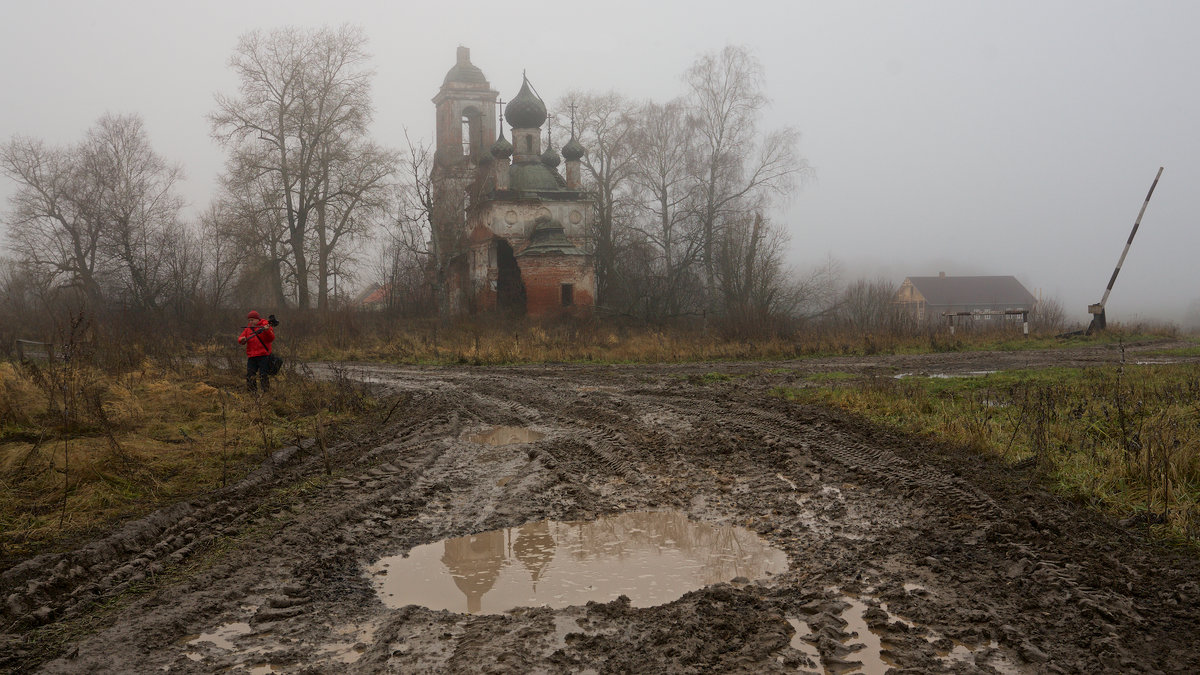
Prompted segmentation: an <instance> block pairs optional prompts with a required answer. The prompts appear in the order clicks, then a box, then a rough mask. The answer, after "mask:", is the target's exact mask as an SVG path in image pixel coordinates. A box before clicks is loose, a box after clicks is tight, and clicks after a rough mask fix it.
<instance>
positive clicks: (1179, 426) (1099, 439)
mask: <svg viewBox="0 0 1200 675" xmlns="http://www.w3.org/2000/svg"><path fill="white" fill-rule="evenodd" d="M773 393H774V394H775V395H777V396H781V397H783V398H786V399H788V400H793V401H798V402H803V403H813V404H819V405H825V406H833V407H837V408H841V409H843V410H847V411H849V412H851V413H854V414H856V415H859V416H861V417H863V418H866V419H868V420H870V421H872V422H875V423H877V424H881V425H884V426H886V427H888V428H890V429H893V430H895V431H899V432H902V433H905V434H912V435H917V436H923V437H927V438H931V439H937V440H941V441H946V442H949V443H952V444H956V445H960V446H964V447H968V448H971V449H975V450H978V451H982V452H990V453H994V454H997V455H1000V456H1002V457H1004V458H1005V459H1007V460H1009V461H1013V462H1016V461H1020V460H1022V459H1026V458H1034V459H1036V461H1037V462H1038V465H1039V466H1040V467H1042V468H1043V470H1044V471H1045V474H1046V476H1047V477H1048V478H1049V480H1050V481H1051V482H1052V483H1053V486H1054V487H1055V489H1057V490H1058V491H1059V492H1060V493H1063V494H1067V495H1071V496H1073V497H1075V498H1078V499H1080V500H1082V501H1084V502H1087V503H1089V504H1093V505H1096V506H1098V507H1099V508H1101V509H1103V510H1105V511H1107V512H1109V513H1111V514H1113V515H1116V516H1119V517H1125V516H1129V515H1133V514H1139V513H1140V514H1143V516H1147V517H1148V519H1149V520H1151V521H1161V522H1162V524H1161V525H1159V526H1157V527H1158V529H1159V530H1160V533H1161V534H1163V535H1164V536H1166V537H1168V538H1173V539H1180V540H1188V541H1191V542H1200V403H1198V401H1200V366H1198V365H1196V364H1178V365H1141V366H1129V365H1127V366H1124V367H1120V366H1104V367H1093V368H1082V369H1076V368H1049V369H1039V370H1025V371H1005V372H998V373H990V374H985V375H979V376H970V377H906V378H902V379H896V378H870V379H863V380H859V381H857V382H853V383H849V385H848V386H846V385H840V386H837V387H780V388H777V389H775V390H774V391H773Z"/></svg>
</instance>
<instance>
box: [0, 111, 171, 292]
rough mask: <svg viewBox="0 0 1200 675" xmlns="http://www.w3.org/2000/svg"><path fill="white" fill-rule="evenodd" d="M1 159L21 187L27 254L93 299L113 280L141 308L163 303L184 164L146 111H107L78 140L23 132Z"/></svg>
mask: <svg viewBox="0 0 1200 675" xmlns="http://www.w3.org/2000/svg"><path fill="white" fill-rule="evenodd" d="M0 166H2V167H3V170H4V172H5V173H6V174H7V175H8V176H9V177H11V178H12V179H14V180H15V181H16V183H17V185H18V188H17V192H16V194H15V195H14V196H13V198H12V206H13V209H12V211H11V212H10V213H9V215H8V218H7V224H8V231H9V236H10V239H11V240H12V242H13V249H14V250H15V251H16V253H17V255H18V256H19V257H20V258H21V260H22V261H24V262H25V263H26V264H29V265H31V266H33V267H36V268H38V269H40V270H42V271H43V272H46V273H49V274H50V275H51V277H52V278H54V279H55V281H56V283H58V284H59V285H63V286H67V287H73V288H77V289H79V290H80V291H82V293H83V295H84V297H85V298H86V299H87V300H88V301H89V302H90V303H92V304H93V306H96V305H98V304H99V303H101V302H102V301H104V300H105V297H106V293H105V290H106V287H108V288H107V290H108V291H110V292H109V293H108V294H107V295H108V296H109V297H115V296H117V295H120V296H122V297H123V298H124V299H125V300H126V301H127V302H128V303H129V304H130V305H131V306H133V307H134V308H137V309H144V310H154V309H157V308H158V307H159V306H160V304H161V303H162V301H163V296H164V293H165V292H166V288H167V284H168V281H167V276H168V275H167V268H166V259H165V256H164V251H166V250H167V249H168V248H169V247H170V246H171V245H172V244H173V243H174V241H175V239H174V237H173V235H174V234H175V233H176V232H177V228H178V226H179V223H178V217H179V210H180V209H181V208H182V204H183V202H182V200H181V199H180V198H179V197H178V196H176V195H175V193H174V187H175V184H176V182H177V181H178V180H179V179H180V177H181V176H182V170H181V169H180V168H179V167H178V166H172V165H169V164H167V162H166V161H165V160H163V159H162V157H160V156H159V155H158V154H157V153H155V152H154V150H153V149H152V148H151V147H150V142H149V139H148V138H147V136H146V132H145V128H144V127H143V124H142V121H141V119H140V118H139V117H137V116H132V115H131V116H121V115H105V116H103V117H101V118H100V120H99V121H97V123H96V125H95V126H93V127H92V128H91V129H89V130H88V132H87V134H86V137H85V139H84V141H83V142H81V143H79V144H77V145H75V146H72V147H68V148H49V147H47V146H45V145H44V144H43V143H42V142H40V141H35V140H32V139H23V138H17V139H14V140H12V141H11V142H9V143H8V144H6V145H5V146H3V148H2V149H0Z"/></svg>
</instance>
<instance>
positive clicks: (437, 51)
mask: <svg viewBox="0 0 1200 675" xmlns="http://www.w3.org/2000/svg"><path fill="white" fill-rule="evenodd" d="M0 2H2V3H3V4H2V6H3V7H4V12H3V14H2V15H0V63H3V64H4V67H3V68H2V69H0V91H4V92H5V97H4V104H3V106H2V107H0V138H3V139H7V138H9V137H11V136H13V135H16V134H20V135H27V136H33V137H38V138H42V139H45V140H47V141H49V142H52V143H70V142H74V141H77V140H79V139H80V138H81V137H82V135H83V132H84V131H85V130H86V129H87V128H88V127H89V126H90V125H91V124H92V123H94V122H95V121H96V119H97V118H99V117H100V116H101V115H102V114H104V113H105V112H113V113H137V114H139V115H141V116H142V117H143V118H144V120H145V123H146V128H147V131H148V133H149V135H150V138H151V142H152V143H153V145H154V147H155V148H156V149H157V150H158V152H159V153H160V154H162V155H163V156H165V157H167V158H168V159H170V160H172V161H175V162H178V163H180V164H182V165H183V166H184V168H185V170H186V172H187V181H186V183H185V184H184V185H183V186H182V192H183V194H184V196H185V197H186V198H187V199H188V200H189V201H190V203H191V204H192V207H193V208H194V209H196V210H198V209H200V208H203V206H204V205H206V204H207V203H208V201H209V200H210V199H211V198H212V196H213V194H214V187H215V176H216V175H217V173H218V172H219V171H220V170H221V166H222V158H223V154H222V152H221V150H220V148H219V147H218V146H217V145H216V144H215V142H213V141H212V140H211V138H210V135H209V125H208V122H207V121H206V119H205V115H206V114H207V113H208V112H210V111H211V110H212V109H213V95H214V94H215V93H216V92H225V93H234V92H235V90H236V87H237V82H236V80H235V78H234V77H233V75H232V74H231V72H230V71H229V69H228V66H227V62H228V59H229V56H230V54H231V53H232V51H233V49H234V47H235V45H236V43H237V40H238V37H239V36H240V35H241V34H243V33H245V32H246V31H249V30H252V29H255V28H264V29H270V28H273V27H278V26H284V25H295V26H319V25H323V24H328V25H336V24H340V23H351V24H356V25H361V26H363V27H364V28H365V30H366V32H367V34H368V36H369V38H370V44H369V51H370V52H371V53H372V54H374V65H375V67H376V70H377V75H376V79H375V82H374V94H375V95H374V100H375V107H376V121H375V126H374V132H375V137H376V139H377V140H379V141H380V142H382V143H385V144H389V145H392V146H396V147H399V146H401V145H402V144H403V140H404V129H405V128H406V127H407V128H408V129H409V131H410V133H411V134H412V135H413V136H414V137H425V138H432V135H433V127H434V118H433V112H434V109H433V104H432V103H431V102H430V98H432V97H433V95H434V94H435V93H436V92H437V89H438V87H439V86H440V85H441V82H442V78H443V76H444V75H445V73H446V71H447V70H449V68H450V67H451V66H452V65H454V58H455V49H456V47H457V46H458V45H464V46H467V47H470V48H471V57H472V61H473V62H474V63H475V65H477V66H479V67H480V68H481V69H482V70H483V72H484V74H485V75H486V76H487V77H488V79H489V80H490V82H491V83H492V85H493V87H494V88H496V89H498V90H499V91H500V94H501V96H502V97H504V98H505V99H508V98H511V97H512V96H513V95H514V94H516V91H517V89H518V88H519V87H520V83H521V71H522V69H525V70H527V71H528V73H529V77H530V79H531V80H532V81H533V82H534V84H535V85H536V86H537V88H538V90H539V91H540V92H541V93H542V95H543V96H545V97H546V98H547V102H548V103H550V102H553V101H554V100H557V98H558V97H559V96H560V95H561V94H562V93H564V92H565V91H566V90H568V89H573V88H577V89H582V90H592V91H597V92H602V91H608V90H615V91H617V92H620V93H623V94H626V95H628V96H631V97H636V98H654V99H657V100H666V99H670V98H672V97H674V96H677V95H679V94H680V93H681V92H682V89H683V84H682V81H681V74H682V73H683V71H684V70H685V69H686V68H687V67H688V66H689V65H690V64H691V63H692V62H693V61H694V60H695V58H696V56H697V55H698V54H700V53H702V52H706V51H712V50H717V49H720V48H721V47H723V46H725V45H727V44H739V45H746V46H748V47H750V48H751V49H752V51H753V52H754V53H755V54H756V56H757V57H758V58H759V59H760V60H761V61H762V63H763V65H764V67H765V70H766V77H767V89H768V93H769V95H770V96H771V98H772V106H771V108H770V110H769V111H768V113H767V117H766V119H765V121H764V126H765V127H767V128H769V127H778V126H784V125H791V126H795V127H797V128H798V129H800V131H801V132H802V133H803V137H802V141H801V151H802V153H803V154H804V155H805V156H806V157H807V158H808V160H809V162H810V163H811V164H812V165H813V166H814V167H815V168H816V171H817V178H816V179H815V180H814V181H813V182H811V183H810V184H808V185H807V186H805V187H804V189H803V190H801V191H799V192H798V193H797V194H796V195H795V197H794V198H793V199H792V200H791V201H790V202H789V203H787V204H785V205H781V207H780V208H779V210H778V212H777V213H776V214H775V218H776V220H777V221H778V222H780V223H783V224H785V225H786V227H787V229H788V231H789V232H790V234H791V239H792V251H791V254H790V256H789V259H790V261H791V262H792V263H793V264H794V265H796V266H797V267H798V268H800V269H804V268H809V267H812V266H814V265H816V264H819V263H820V262H821V261H822V260H824V259H825V258H827V257H828V256H832V257H833V258H835V259H837V260H839V261H841V262H842V263H843V264H844V265H845V266H846V269H847V273H848V275H851V276H858V275H864V276H884V277H886V278H888V279H890V280H893V281H894V282H895V283H897V284H898V283H899V282H900V281H901V280H903V278H904V277H905V276H909V275H913V276H919V275H933V274H937V272H939V271H945V272H947V273H948V274H1013V275H1016V276H1017V278H1019V279H1020V280H1021V281H1022V282H1023V283H1025V285H1026V286H1027V287H1029V289H1030V290H1031V291H1033V292H1034V293H1038V292H1039V291H1040V292H1041V293H1042V294H1043V295H1047V296H1052V297H1056V298H1058V299H1059V300H1061V301H1062V302H1063V303H1064V305H1065V307H1066V309H1067V310H1068V313H1069V315H1071V316H1072V317H1074V318H1078V320H1080V321H1083V320H1085V319H1086V318H1087V316H1086V306H1087V304H1088V303H1090V302H1097V301H1099V299H1100V296H1101V294H1102V293H1103V290H1104V286H1105V284H1106V283H1107V282H1108V278H1109V275H1110V274H1111V273H1112V268H1113V266H1114V265H1115V264H1116V261H1117V257H1118V256H1119V255H1120V252H1121V247H1122V246H1123V245H1124V242H1125V239H1126V237H1127V236H1128V234H1129V229H1130V227H1131V226H1132V224H1133V220H1134V218H1135V217H1136V215H1137V211H1138V209H1139V208H1140V206H1141V203H1142V200H1143V198H1144V197H1145V195H1146V191H1147V189H1148V188H1149V187H1150V183H1151V181H1152V180H1153V178H1154V174H1155V172H1156V171H1157V169H1158V167H1159V166H1164V167H1165V171H1164V172H1163V177H1162V181H1161V182H1160V184H1159V187H1158V190H1157V191H1156V192H1155V195H1154V199H1153V200H1152V201H1151V204H1150V207H1149V209H1148V210H1147V212H1146V216H1145V218H1144V219H1143V222H1142V228H1141V230H1140V231H1139V233H1138V237H1137V239H1136V240H1135V242H1134V245H1133V248H1132V251H1131V252H1130V255H1129V258H1128V260H1127V261H1126V263H1125V267H1124V269H1123V270H1122V273H1121V277H1120V278H1119V280H1118V282H1117V285H1116V287H1115V290H1114V291H1113V294H1112V297H1111V299H1110V301H1109V305H1108V307H1109V311H1108V316H1109V320H1110V321H1113V320H1116V321H1129V320H1133V319H1136V318H1149V317H1161V316H1174V317H1176V318H1178V317H1179V316H1180V315H1181V314H1182V312H1183V310H1184V309H1185V308H1186V306H1187V305H1188V304H1189V303H1190V302H1192V301H1193V300H1196V299H1200V271H1198V268H1200V265H1198V264H1197V262H1198V260H1200V232H1198V228H1197V220H1198V214H1200V190H1198V189H1197V186H1200V130H1198V128H1197V127H1198V125H1200V86H1197V82H1198V80H1197V73H1198V72H1200V46H1197V45H1198V44H1200V43H1198V41H1197V39H1196V31H1197V28H1198V27H1200V2H1194V1H1178V2H1157V1H1156V2H1097V1H1094V0H1087V1H1084V0H1078V1H1075V2H1052V1H1047V0H1037V1H1031V2H1017V1H1011V0H1006V1H1004V2H998V1H997V2H969V1H964V0H953V1H947V2H896V1H884V2H847V1H845V0H824V1H822V2H806V1H794V2H783V1H780V2H757V1H750V0H742V1H741V2H732V1H730V0H724V1H722V2H711V3H710V2H697V1H696V0H692V1H690V2H648V1H647V0H642V1H641V2H624V1H608V2H589V3H583V2H556V3H549V2H539V3H520V2H511V1H508V2H497V1H492V2H473V1H465V0H462V1H459V2H413V1H412V0H407V1H401V2H396V1H394V0H393V1H390V2H355V1H351V0H342V1H341V2H337V3H334V2H329V1H326V2H305V1H300V0H287V1H286V2H276V1H271V2H259V1H248V0H240V1H237V2H228V1H225V0H209V1H208V2H204V3H186V4H185V3H175V2H162V1H161V0H154V1H139V2H134V1H126V2H121V1H116V0H105V1H104V2H94V1H90V2H62V1H55V0H43V1H41V2H21V1H19V0H0ZM12 189H13V188H12V185H11V184H10V183H8V182H7V181H3V184H0V197H3V198H4V199H5V206H4V207H5V208H7V197H8V196H9V195H10V194H11V193H12Z"/></svg>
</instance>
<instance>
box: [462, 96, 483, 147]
mask: <svg viewBox="0 0 1200 675" xmlns="http://www.w3.org/2000/svg"><path fill="white" fill-rule="evenodd" d="M476 148H478V149H480V150H482V149H483V117H482V116H481V115H480V113H479V109H478V108H476V107H475V106H470V107H468V108H465V109H463V112H462V149H463V150H462V152H463V156H464V157H470V156H472V155H474V154H475V150H476Z"/></svg>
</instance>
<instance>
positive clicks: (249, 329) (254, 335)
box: [238, 310, 275, 391]
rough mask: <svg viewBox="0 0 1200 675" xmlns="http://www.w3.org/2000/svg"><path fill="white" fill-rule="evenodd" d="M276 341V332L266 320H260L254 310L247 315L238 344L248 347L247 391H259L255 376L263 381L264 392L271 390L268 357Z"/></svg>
mask: <svg viewBox="0 0 1200 675" xmlns="http://www.w3.org/2000/svg"><path fill="white" fill-rule="evenodd" d="M274 341H275V331H273V330H271V326H270V324H268V323H267V320H266V319H263V318H260V317H259V316H258V312H255V311H253V310H251V311H250V313H249V314H247V315H246V327H245V328H243V329H242V334H241V335H239V336H238V344H240V345H246V389H248V390H249V391H258V387H257V383H256V382H255V381H254V376H255V375H256V374H257V375H258V377H259V379H261V380H262V388H263V391H268V390H269V389H270V388H271V382H270V380H269V377H270V376H269V374H268V373H267V357H268V356H270V354H271V343H272V342H274Z"/></svg>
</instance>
